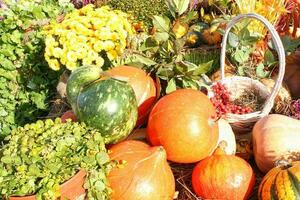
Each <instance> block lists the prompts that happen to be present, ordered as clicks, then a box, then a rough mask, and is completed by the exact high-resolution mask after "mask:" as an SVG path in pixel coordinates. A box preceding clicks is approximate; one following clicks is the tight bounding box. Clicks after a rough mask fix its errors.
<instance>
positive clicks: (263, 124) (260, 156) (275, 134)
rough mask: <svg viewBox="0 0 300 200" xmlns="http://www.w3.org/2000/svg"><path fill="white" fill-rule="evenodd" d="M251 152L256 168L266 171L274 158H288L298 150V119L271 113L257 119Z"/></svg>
mask: <svg viewBox="0 0 300 200" xmlns="http://www.w3.org/2000/svg"><path fill="white" fill-rule="evenodd" d="M252 142H253V153H254V157H255V161H256V164H257V166H258V168H259V169H260V170H261V171H262V172H264V173H266V172H268V171H269V170H270V169H272V168H273V166H274V163H275V161H276V160H280V159H282V158H290V159H292V160H297V159H299V157H298V156H296V157H295V156H294V155H295V153H297V152H300V121H299V120H296V119H293V118H290V117H287V116H284V115H278V114H273V115H269V116H266V117H264V118H262V119H261V120H259V121H258V122H257V123H256V124H255V126H254V128H253V132H252Z"/></svg>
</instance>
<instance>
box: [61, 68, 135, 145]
mask: <svg viewBox="0 0 300 200" xmlns="http://www.w3.org/2000/svg"><path fill="white" fill-rule="evenodd" d="M67 98H68V100H69V102H70V103H71V106H72V109H73V111H74V113H75V114H76V116H77V118H78V119H79V121H82V122H85V123H86V124H87V125H89V126H91V127H94V128H97V129H98V130H100V132H101V133H102V135H103V137H104V138H105V139H106V143H116V142H118V141H120V140H122V139H124V138H126V137H127V136H128V135H129V133H130V132H131V131H132V130H133V128H134V126H135V124H136V121H137V115H138V114H137V113H138V112H137V101H136V97H135V93H134V91H133V89H132V87H131V86H130V85H128V84H127V83H126V82H123V81H120V80H116V79H113V78H111V77H108V76H105V75H103V74H102V72H101V69H100V68H98V67H93V66H84V67H81V68H78V69H76V70H75V71H74V72H73V73H72V74H71V76H70V78H69V80H68V83H67Z"/></svg>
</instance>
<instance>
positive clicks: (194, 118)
mask: <svg viewBox="0 0 300 200" xmlns="http://www.w3.org/2000/svg"><path fill="white" fill-rule="evenodd" d="M214 116H216V112H215V108H214V107H213V105H212V103H211V101H210V100H209V99H208V97H207V96H206V95H205V94H203V93H202V92H200V91H197V90H193V89H181V90H177V91H175V92H173V93H171V94H169V95H166V96H164V97H163V98H162V99H160V100H159V101H158V103H157V104H156V105H155V106H154V108H153V110H152V111H151V113H150V116H149V121H148V127H147V138H148V140H149V141H150V142H151V144H152V145H155V146H159V145H161V146H163V147H164V149H165V150H166V152H167V157H168V160H170V161H173V162H178V163H194V162H197V161H200V160H202V159H204V158H206V157H207V156H209V155H210V154H211V153H212V152H213V150H214V149H215V147H216V146H217V141H218V136H219V133H218V131H219V130H218V123H217V122H216V121H215V118H214Z"/></svg>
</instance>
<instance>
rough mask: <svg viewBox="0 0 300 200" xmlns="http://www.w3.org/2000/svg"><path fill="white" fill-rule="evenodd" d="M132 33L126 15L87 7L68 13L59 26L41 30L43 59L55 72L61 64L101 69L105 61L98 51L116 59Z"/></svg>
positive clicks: (55, 24) (104, 8)
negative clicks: (44, 35) (44, 43)
mask: <svg viewBox="0 0 300 200" xmlns="http://www.w3.org/2000/svg"><path fill="white" fill-rule="evenodd" d="M131 32H132V27H131V25H130V23H129V22H128V20H127V15H126V14H125V13H123V12H122V11H113V10H111V9H110V8H109V7H108V6H104V7H101V8H95V7H94V6H93V5H88V6H85V7H83V8H82V9H80V10H75V11H73V12H71V13H69V14H67V15H66V16H65V18H64V20H63V21H62V22H61V23H57V22H55V21H53V22H52V23H51V25H49V26H47V27H46V28H44V32H43V33H45V34H46V49H45V58H46V60H47V62H48V63H49V66H50V65H51V68H53V69H55V70H57V69H58V68H59V67H60V64H62V65H65V66H66V67H67V68H68V69H70V70H72V69H74V68H76V67H77V66H78V65H82V64H85V65H87V64H88V65H98V66H102V65H103V63H104V60H103V58H101V57H99V52H101V51H102V50H104V51H106V52H107V55H108V58H109V59H112V60H113V59H115V58H116V57H117V56H118V55H120V54H121V53H123V51H124V49H125V47H126V39H127V36H128V35H130V34H131ZM50 58H57V59H59V60H56V61H57V62H56V61H53V59H50ZM59 62H60V63H59ZM50 63H51V64H50Z"/></svg>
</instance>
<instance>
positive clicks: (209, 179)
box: [192, 148, 255, 200]
mask: <svg viewBox="0 0 300 200" xmlns="http://www.w3.org/2000/svg"><path fill="white" fill-rule="evenodd" d="M254 183H255V177H254V173H253V170H252V168H251V166H250V165H249V164H248V163H247V162H246V161H245V160H243V159H242V158H240V157H237V156H234V155H226V154H225V152H224V151H223V150H222V149H221V148H217V149H216V151H215V152H214V154H213V155H212V156H210V157H208V158H206V159H204V160H202V161H200V162H199V163H198V164H197V165H196V167H195V169H194V170H193V174H192V185H193V189H194V191H195V192H196V194H197V195H198V196H199V197H201V198H202V199H226V200H246V199H247V198H248V197H249V195H250V193H251V192H252V190H253V186H254Z"/></svg>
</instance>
